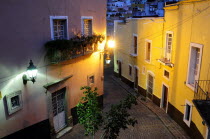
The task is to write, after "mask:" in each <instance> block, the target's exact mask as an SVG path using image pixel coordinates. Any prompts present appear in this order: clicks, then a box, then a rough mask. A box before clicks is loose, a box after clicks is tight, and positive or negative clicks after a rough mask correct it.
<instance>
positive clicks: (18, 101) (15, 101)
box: [6, 91, 22, 115]
mask: <svg viewBox="0 0 210 139" xmlns="http://www.w3.org/2000/svg"><path fill="white" fill-rule="evenodd" d="M6 101H7V107H8V114H9V115H11V114H13V113H15V112H16V111H19V110H20V109H22V96H21V91H17V92H13V93H11V94H9V95H6Z"/></svg>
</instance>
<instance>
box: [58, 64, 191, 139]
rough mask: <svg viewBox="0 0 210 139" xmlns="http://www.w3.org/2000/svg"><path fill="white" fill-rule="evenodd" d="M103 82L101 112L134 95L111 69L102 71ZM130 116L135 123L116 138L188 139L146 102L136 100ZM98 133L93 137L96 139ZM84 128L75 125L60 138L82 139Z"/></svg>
mask: <svg viewBox="0 0 210 139" xmlns="http://www.w3.org/2000/svg"><path fill="white" fill-rule="evenodd" d="M104 72H105V79H104V110H105V111H106V110H108V109H109V108H110V106H111V105H112V104H116V103H118V102H119V101H120V100H122V99H123V98H125V97H126V95H127V94H128V93H135V92H134V90H133V89H131V88H130V87H128V86H127V85H126V84H124V83H123V82H122V81H121V80H119V79H118V78H116V77H114V75H113V69H112V67H108V68H105V71H104ZM129 112H130V114H131V115H132V116H133V117H135V118H136V119H137V120H138V124H136V125H135V126H134V127H132V126H130V127H129V128H128V129H126V130H125V131H123V130H122V131H121V132H120V135H119V139H157V138H159V139H160V138H161V139H172V138H182V139H184V138H186V139H187V138H189V137H188V136H187V134H186V133H185V132H184V130H183V129H182V128H181V127H180V126H179V125H178V124H177V123H176V122H175V121H173V120H172V119H171V118H170V117H169V116H168V115H167V114H166V113H165V112H164V111H163V110H162V109H160V108H159V107H157V106H156V105H154V104H153V103H152V102H150V101H149V100H146V101H145V100H141V96H140V97H139V98H138V105H136V106H132V109H131V110H130V111H129ZM100 135H101V132H100V131H99V132H98V133H97V134H96V136H95V138H96V139H98V138H100ZM83 138H87V139H88V137H85V136H84V129H83V127H82V126H81V125H79V124H77V125H76V126H74V127H73V129H72V131H71V132H69V133H68V134H66V135H65V136H63V137H62V138H61V139H83Z"/></svg>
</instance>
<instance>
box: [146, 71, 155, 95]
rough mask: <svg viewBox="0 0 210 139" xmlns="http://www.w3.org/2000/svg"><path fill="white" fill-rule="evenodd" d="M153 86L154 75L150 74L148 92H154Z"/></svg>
mask: <svg viewBox="0 0 210 139" xmlns="http://www.w3.org/2000/svg"><path fill="white" fill-rule="evenodd" d="M153 86H154V77H153V76H152V75H150V74H148V79H147V92H148V93H150V94H152V93H153Z"/></svg>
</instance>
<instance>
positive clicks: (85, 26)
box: [82, 17, 93, 36]
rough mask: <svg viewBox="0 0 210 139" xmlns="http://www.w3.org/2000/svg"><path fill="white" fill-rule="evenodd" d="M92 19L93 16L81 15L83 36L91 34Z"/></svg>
mask: <svg viewBox="0 0 210 139" xmlns="http://www.w3.org/2000/svg"><path fill="white" fill-rule="evenodd" d="M92 19H93V17H82V34H83V35H85V36H91V35H92V34H93V32H92V24H93V23H92Z"/></svg>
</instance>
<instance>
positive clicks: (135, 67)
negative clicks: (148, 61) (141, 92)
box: [133, 65, 139, 91]
mask: <svg viewBox="0 0 210 139" xmlns="http://www.w3.org/2000/svg"><path fill="white" fill-rule="evenodd" d="M133 67H134V81H133V87H134V89H135V90H136V91H138V86H139V85H138V84H139V67H137V66H136V65H134V66H133ZM136 69H137V74H136ZM136 75H137V77H138V80H137V88H135V81H136Z"/></svg>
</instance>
